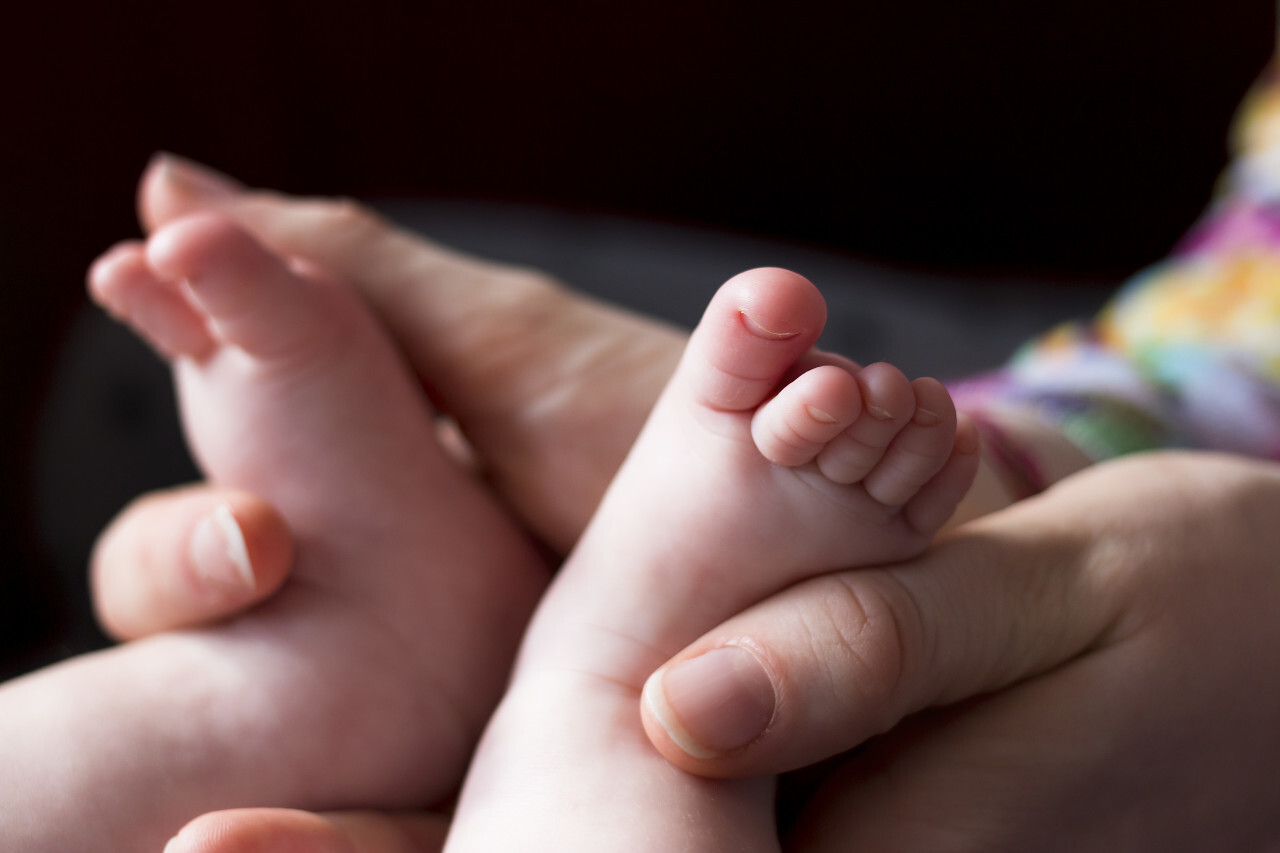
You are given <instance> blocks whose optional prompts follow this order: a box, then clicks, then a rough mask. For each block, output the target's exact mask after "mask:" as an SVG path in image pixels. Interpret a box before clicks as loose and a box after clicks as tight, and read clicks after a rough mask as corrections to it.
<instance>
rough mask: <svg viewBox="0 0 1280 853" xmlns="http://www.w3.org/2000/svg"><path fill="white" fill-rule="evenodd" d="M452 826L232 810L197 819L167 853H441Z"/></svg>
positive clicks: (435, 820) (390, 816)
mask: <svg viewBox="0 0 1280 853" xmlns="http://www.w3.org/2000/svg"><path fill="white" fill-rule="evenodd" d="M447 831H448V824H447V823H446V822H445V820H444V819H443V818H441V817H438V816H436V815H430V814H426V813H418V812H415V813H377V812H333V813H329V814H312V813H310V812H303V811H295V810H292V809H232V810H228V811H222V812H212V813H211V814H207V815H203V816H201V817H198V818H196V819H195V820H193V821H192V822H191V823H189V824H187V825H186V826H185V827H183V828H182V830H181V831H180V832H179V833H178V834H177V835H176V836H174V838H173V840H171V841H170V842H169V844H168V845H167V846H166V847H165V853H301V851H306V853H439V851H440V849H441V848H442V847H443V846H444V837H445V833H446V832H447Z"/></svg>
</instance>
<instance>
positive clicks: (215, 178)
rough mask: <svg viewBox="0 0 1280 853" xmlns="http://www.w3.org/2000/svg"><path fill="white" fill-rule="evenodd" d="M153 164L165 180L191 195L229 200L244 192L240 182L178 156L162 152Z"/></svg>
mask: <svg viewBox="0 0 1280 853" xmlns="http://www.w3.org/2000/svg"><path fill="white" fill-rule="evenodd" d="M153 162H154V163H155V165H156V167H157V168H158V169H159V170H160V174H161V176H162V177H163V178H164V179H165V180H167V181H169V182H171V183H173V184H176V185H178V186H179V187H181V188H182V190H183V192H186V193H189V194H191V195H197V196H201V197H203V198H206V199H219V198H228V197H230V196H233V195H236V194H238V193H239V192H241V191H242V190H243V187H242V186H241V184H240V183H239V182H238V181H236V180H234V179H232V178H230V177H228V176H227V175H224V174H222V173H221V172H219V171H216V170H214V169H210V168H209V167H208V166H202V165H201V164H199V163H197V162H195V161H194V160H188V159H187V158H186V157H179V156H178V155H177V154H170V153H168V152H167V151H162V152H160V153H159V154H157V155H156V156H155V159H154V161H153Z"/></svg>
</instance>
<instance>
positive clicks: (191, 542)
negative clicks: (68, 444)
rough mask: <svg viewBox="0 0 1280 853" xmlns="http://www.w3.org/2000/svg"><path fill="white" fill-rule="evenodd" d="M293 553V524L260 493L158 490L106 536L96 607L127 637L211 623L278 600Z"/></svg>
mask: <svg viewBox="0 0 1280 853" xmlns="http://www.w3.org/2000/svg"><path fill="white" fill-rule="evenodd" d="M292 559H293V540H292V538H291V536H290V533H289V530H288V528H287V527H286V525H285V522H284V520H283V519H282V518H281V517H280V514H279V513H277V512H276V511H275V509H273V508H272V507H271V506H270V505H269V504H268V503H266V502H265V501H263V500H262V499H260V498H257V497H255V496H253V495H250V494H246V493H244V492H239V491H235V490H231V489H225V488H218V487H214V486H206V485H198V486H186V487H182V488H178V489H173V490H169V491H164V492H156V493H154V494H151V495H147V496H145V497H143V498H140V499H138V500H136V501H134V502H133V503H131V504H130V505H129V506H128V507H126V508H125V509H124V510H123V511H122V512H121V513H120V514H119V515H118V516H117V517H116V518H115V520H114V521H112V523H111V525H110V526H109V527H108V528H107V529H106V530H105V531H104V532H103V534H102V536H101V537H99V539H98V542H97V545H96V546H95V548H94V552H93V556H92V559H91V562H90V579H91V585H92V589H93V599H94V607H95V609H96V611H97V614H98V620H99V622H101V623H102V626H103V628H104V629H105V630H106V631H107V633H108V634H110V635H111V636H113V637H115V638H117V639H121V640H127V639H133V638H136V637H141V636H145V635H148V634H154V633H158V632H160V631H165V630H170V629H173V628H181V627H186V626H191V625H198V624H203V623H207V622H211V621H214V620H217V619H221V618H224V617H227V616H231V615H234V614H236V613H239V612H241V611H243V610H246V609H248V608H249V607H250V606H251V605H253V604H255V603H257V602H258V601H262V600H264V599H266V598H268V597H270V596H271V595H272V594H273V593H274V592H275V591H276V589H278V588H279V586H280V584H281V583H283V582H284V580H285V577H286V576H287V574H288V572H289V567H290V565H291V563H292Z"/></svg>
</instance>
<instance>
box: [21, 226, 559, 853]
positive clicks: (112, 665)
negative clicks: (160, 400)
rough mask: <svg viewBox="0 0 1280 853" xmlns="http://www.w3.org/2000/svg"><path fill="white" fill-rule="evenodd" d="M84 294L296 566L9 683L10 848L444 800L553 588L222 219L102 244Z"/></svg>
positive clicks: (306, 285)
mask: <svg viewBox="0 0 1280 853" xmlns="http://www.w3.org/2000/svg"><path fill="white" fill-rule="evenodd" d="M90 289H91V291H92V293H93V295H94V297H95V298H96V299H97V300H98V301H100V302H101V303H102V304H103V305H104V306H106V307H107V308H108V309H109V310H111V311H112V313H114V314H116V315H117V316H121V317H122V318H124V319H125V320H127V321H128V322H129V323H130V324H131V325H132V326H133V327H134V328H135V329H137V330H138V331H139V332H140V333H141V334H142V335H143V336H144V337H146V338H147V339H148V340H150V341H151V342H153V344H154V345H155V346H156V348H157V349H159V350H160V351H161V352H163V353H164V354H165V355H166V356H167V357H169V358H170V359H172V360H173V361H174V368H175V372H176V375H177V379H178V385H179V391H180V396H181V401H182V408H183V413H184V420H185V423H186V425H187V428H188V434H189V438H190V441H191V444H192V447H193V450H194V451H195V453H196V455H197V457H198V458H199V460H200V462H201V464H202V465H203V467H204V468H205V470H206V472H207V473H208V474H209V475H210V477H212V478H213V479H214V480H215V481H218V482H222V483H227V484H230V485H234V486H237V487H241V488H244V489H248V490H251V491H253V492H255V493H256V494H258V495H261V496H263V497H265V498H267V499H269V500H270V501H271V502H272V503H273V504H274V505H275V506H276V507H277V508H278V509H279V510H280V512H281V513H282V514H283V516H284V518H285V520H286V521H287V522H288V524H289V526H290V528H291V529H292V531H293V533H294V535H295V541H296V544H297V559H296V562H295V567H294V569H293V573H292V575H291V576H290V579H289V581H288V583H287V584H286V586H285V587H284V589H282V590H281V592H280V593H279V594H278V595H277V596H276V597H274V598H273V599H272V600H271V601H270V602H268V603H267V604H265V605H264V606H262V607H260V608H258V609H257V610H254V611H251V612H250V613H249V614H247V615H245V616H243V617H241V618H239V619H237V620H236V621H234V622H231V623H229V624H227V625H225V626H223V627H218V628H212V629H209V630H204V631H198V632H196V631H193V632H175V633H172V634H167V635H163V636H160V637H157V638H154V639H150V640H145V641H140V642H137V643H133V644H130V645H129V646H126V647H121V648H119V649H114V650H111V651H108V652H105V653H102V654H99V655H92V656H88V657H85V658H80V659H76V660H73V661H70V662H68V663H66V664H63V665H60V666H59V667H54V668H51V669H48V670H44V671H42V672H40V673H37V674H35V675H33V676H31V677H28V678H25V679H19V680H17V681H14V682H10V683H8V684H6V685H5V686H4V687H3V688H0V717H3V718H5V719H6V720H8V721H11V722H12V724H13V725H15V726H17V727H19V728H21V730H23V731H24V732H25V733H26V734H25V735H24V738H23V739H21V740H22V742H21V743H18V742H13V743H8V744H4V745H0V765H3V766H5V767H6V768H7V770H8V771H9V772H8V773H7V774H6V776H8V777H9V778H11V779H13V780H14V783H13V784H12V785H8V786H3V793H4V796H3V798H0V800H2V801H3V803H4V805H3V806H0V825H4V826H6V827H17V829H16V830H15V832H16V837H15V836H13V835H11V834H10V833H9V830H8V829H6V843H11V844H14V845H16V848H15V849H22V850H24V851H50V853H53V851H65V850H78V851H98V850H101V851H115V850H143V849H157V850H158V849H160V847H161V846H162V845H163V844H164V842H165V840H166V839H168V838H169V837H170V836H172V835H173V834H174V833H175V832H176V831H177V830H178V829H179V828H180V827H181V826H182V825H183V824H184V823H185V822H187V821H189V820H190V819H192V818H194V817H195V816H197V815H199V814H201V813H203V812H207V811H209V810H211V809H220V808H228V807H235V806H245V805H263V804H283V805H292V806H296V807H299V808H307V809H323V808H334V807H341V806H345V805H357V804H358V805H362V806H366V807H379V808H398V807H408V806H418V805H421V804H423V803H427V802H432V801H436V800H439V799H441V798H444V797H447V796H449V795H450V793H451V792H452V791H453V790H454V789H455V787H456V786H457V784H458V783H459V781H460V779H461V776H462V772H463V769H464V767H465V764H466V762H467V759H468V757H469V755H470V753H471V750H472V746H473V744H474V742H475V740H476V738H477V736H478V734H479V732H480V729H481V727H482V725H483V722H484V720H485V718H486V717H487V715H488V712H489V710H490V709H491V708H492V706H493V704H494V703H495V702H496V701H497V699H498V696H499V694H500V692H501V688H502V683H503V680H504V673H505V671H506V668H507V666H508V664H509V661H510V659H511V657H512V655H513V653H514V650H515V646H516V643H517V640H518V637H519V633H520V630H521V627H522V626H523V624H524V622H525V620H526V618H527V616H528V613H529V611H530V610H531V609H532V606H533V603H534V602H535V600H536V598H537V596H538V594H539V593H540V591H541V589H542V587H543V585H544V584H545V578H546V575H545V570H544V568H543V566H542V565H541V563H540V561H539V560H538V558H537V557H536V555H535V553H534V551H533V549H532V548H531V547H530V545H529V544H528V543H527V542H526V540H525V538H524V536H523V535H522V534H520V533H519V531H518V530H517V529H516V528H515V526H514V525H512V524H511V523H510V521H509V520H508V519H507V517H506V516H505V514H504V512H503V511H502V510H501V509H500V508H499V507H498V506H497V505H496V503H495V502H494V501H492V500H491V499H490V498H489V497H488V495H487V493H486V491H485V490H484V488H483V487H482V486H481V485H480V484H479V483H478V482H476V481H475V480H474V478H472V477H471V476H469V475H468V474H467V473H466V472H464V471H462V470H461V469H460V468H459V467H458V466H457V465H456V464H455V463H454V461H453V460H452V459H451V458H450V457H449V456H448V455H447V454H446V453H445V452H444V451H443V450H442V449H441V447H440V446H439V444H438V443H437V442H436V440H435V432H434V422H433V416H432V413H431V411H430V410H429V409H428V407H427V406H426V405H425V404H424V402H423V401H422V399H421V394H420V392H419V389H418V385H417V383H416V382H414V381H413V379H412V376H411V374H410V373H409V372H408V371H407V370H406V369H405V367H404V366H403V365H402V364H401V362H400V360H399V358H398V356H397V353H396V351H395V350H394V348H393V347H392V346H391V344H390V343H389V341H388V339H387V338H386V336H385V335H384V334H383V332H382V330H381V329H380V328H379V326H378V325H377V323H376V322H375V321H374V320H373V319H372V316H371V315H370V314H369V312H368V311H367V310H366V309H365V308H364V306H363V305H362V304H361V303H360V302H359V300H358V299H357V298H356V297H355V295H354V294H353V293H352V292H350V291H349V290H348V289H346V288H345V287H343V286H341V285H339V284H338V283H336V282H334V281H330V280H328V279H326V278H325V277H324V276H323V275H321V274H319V273H318V272H316V271H313V270H307V269H303V268H302V267H301V266H300V265H296V264H290V263H288V262H287V261H284V260H282V259H281V258H279V257H277V256H275V255H273V254H272V253H271V252H269V251H267V250H265V249H263V248H262V247H261V246H260V245H258V244H257V243H256V242H254V241H253V240H252V239H251V238H250V237H249V236H248V235H247V234H246V233H245V232H243V231H242V230H241V229H240V228H239V227H238V226H235V225H233V224H232V223H231V222H230V221H229V220H227V219H226V218H224V217H221V216H217V215H202V216H197V217H192V218H190V219H185V220H181V221H179V222H177V223H175V224H172V225H170V226H168V227H166V228H164V229H162V230H161V231H159V232H158V233H157V234H156V235H155V236H154V237H152V239H151V240H150V241H148V243H147V244H145V245H143V244H140V243H126V244H122V245H121V246H117V247H116V248H115V249H113V250H111V251H110V252H108V253H107V254H106V255H105V256H104V257H103V258H102V259H101V260H100V261H99V262H98V263H97V264H96V265H95V266H94V269H93V270H92V272H91V274H90ZM442 649H443V650H447V654H441V650H442ZM14 740H15V741H16V740H17V739H14ZM64 756H65V758H66V759H67V760H63V757H64ZM72 759H74V760H72ZM14 785H17V786H18V787H16V788H15V787H14ZM104 788H109V789H110V790H111V791H112V796H111V797H110V798H109V800H110V802H109V804H108V803H105V802H103V800H102V798H101V797H100V792H101V790H103V789H104ZM97 802H103V808H102V809H99V810H98V811H95V812H94V813H93V814H91V815H85V814H84V813H83V812H82V811H81V809H82V808H83V806H84V804H85V803H97ZM68 804H79V805H75V806H74V808H75V809H76V814H75V815H66V814H64V811H65V810H66V809H67V808H70V807H71V806H70V805H68ZM10 811H12V814H13V815H14V816H19V815H20V816H21V819H18V820H9V819H8V817H7V816H6V815H7V814H8V813H9V812H10Z"/></svg>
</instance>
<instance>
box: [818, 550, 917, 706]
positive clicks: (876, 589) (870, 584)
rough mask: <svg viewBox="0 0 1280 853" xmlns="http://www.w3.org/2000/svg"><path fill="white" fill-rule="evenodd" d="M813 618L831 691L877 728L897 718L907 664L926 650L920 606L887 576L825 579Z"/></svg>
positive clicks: (864, 574)
mask: <svg viewBox="0 0 1280 853" xmlns="http://www.w3.org/2000/svg"><path fill="white" fill-rule="evenodd" d="M817 600H818V606H817V608H815V613H814V618H816V619H821V620H822V621H823V623H824V624H823V625H822V626H819V627H818V628H817V629H816V630H815V631H814V635H815V636H816V637H821V638H822V639H821V640H819V641H818V642H820V643H821V644H822V646H823V647H822V648H818V649H815V653H816V654H818V655H821V656H822V657H823V658H824V659H825V660H826V661H828V662H829V665H828V673H829V676H830V677H831V678H833V679H836V680H835V681H834V682H833V683H832V684H831V685H830V689H831V690H832V691H833V692H834V693H836V694H839V695H841V696H842V697H843V699H844V701H845V702H846V703H849V704H851V705H853V706H855V707H861V708H865V709H876V710H877V711H878V712H879V713H880V714H882V715H883V717H884V719H882V720H880V723H879V725H878V728H882V729H883V728H888V727H890V726H892V725H893V724H894V723H895V722H897V719H898V718H899V717H900V716H901V712H900V710H899V705H900V701H897V700H900V698H901V696H902V688H903V686H904V682H905V680H906V678H907V676H908V674H909V666H910V665H911V661H912V660H913V659H914V658H915V657H916V656H918V655H919V654H920V653H921V651H922V650H924V649H926V648H927V647H928V643H927V642H926V638H925V633H924V631H923V629H922V626H923V625H924V621H923V620H922V619H921V618H920V616H919V613H920V608H919V604H918V603H917V602H916V600H915V598H914V596H913V595H912V594H911V593H910V591H909V590H908V589H907V588H906V587H905V586H903V585H902V584H901V583H900V582H898V581H897V580H895V579H894V578H893V577H892V576H891V575H890V574H888V573H886V572H878V571H863V572H857V573H849V574H841V575H832V576H829V577H828V578H826V579H824V581H823V583H822V586H821V588H820V594H819V596H818V599H817Z"/></svg>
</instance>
